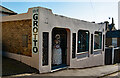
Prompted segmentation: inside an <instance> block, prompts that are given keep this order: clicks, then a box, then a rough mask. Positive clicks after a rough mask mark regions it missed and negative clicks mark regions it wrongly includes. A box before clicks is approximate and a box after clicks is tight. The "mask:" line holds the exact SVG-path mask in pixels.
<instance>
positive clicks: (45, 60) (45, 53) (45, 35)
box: [42, 32, 49, 66]
mask: <svg viewBox="0 0 120 78" xmlns="http://www.w3.org/2000/svg"><path fill="white" fill-rule="evenodd" d="M48 44H49V33H48V32H43V49H42V51H43V55H42V56H43V59H42V61H43V66H44V65H48Z"/></svg>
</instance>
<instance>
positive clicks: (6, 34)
mask: <svg viewBox="0 0 120 78" xmlns="http://www.w3.org/2000/svg"><path fill="white" fill-rule="evenodd" d="M2 42H3V51H4V52H3V54H4V55H5V56H8V57H10V58H14V59H16V60H19V61H21V62H23V63H25V64H27V65H30V66H31V67H34V68H36V69H38V70H39V71H40V73H45V72H52V71H55V70H57V69H61V68H64V67H68V68H85V67H92V66H98V65H104V51H105V48H104V47H105V46H104V45H105V24H96V23H91V22H87V21H83V20H78V19H73V18H68V17H65V16H61V15H56V14H53V13H52V11H51V10H50V9H47V8H42V7H34V8H30V9H29V10H28V12H27V13H24V14H18V15H12V16H5V17H3V20H2ZM55 52H59V53H57V54H55ZM58 54H60V57H59V59H58V58H57V57H56V56H59V55H58ZM54 60H58V61H59V62H58V63H55V62H53V61H54Z"/></svg>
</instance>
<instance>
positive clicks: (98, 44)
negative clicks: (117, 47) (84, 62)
mask: <svg viewBox="0 0 120 78" xmlns="http://www.w3.org/2000/svg"><path fill="white" fill-rule="evenodd" d="M101 48H102V33H101V32H95V35H94V49H101Z"/></svg>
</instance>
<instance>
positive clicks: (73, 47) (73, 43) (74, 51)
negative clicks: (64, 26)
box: [72, 33, 76, 58]
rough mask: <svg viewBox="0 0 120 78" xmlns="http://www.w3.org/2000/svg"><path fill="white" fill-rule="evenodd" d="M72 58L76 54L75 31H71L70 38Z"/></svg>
mask: <svg viewBox="0 0 120 78" xmlns="http://www.w3.org/2000/svg"><path fill="white" fill-rule="evenodd" d="M72 40H73V41H72V58H75V54H76V33H73V38H72Z"/></svg>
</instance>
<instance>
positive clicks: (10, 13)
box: [0, 5, 17, 16]
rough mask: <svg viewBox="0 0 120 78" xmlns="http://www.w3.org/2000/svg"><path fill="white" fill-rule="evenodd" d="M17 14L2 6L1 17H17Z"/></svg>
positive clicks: (0, 7) (0, 8)
mask: <svg viewBox="0 0 120 78" xmlns="http://www.w3.org/2000/svg"><path fill="white" fill-rule="evenodd" d="M16 14H17V13H16V12H14V11H12V10H10V9H8V8H5V7H3V6H1V5H0V16H10V15H16Z"/></svg>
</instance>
